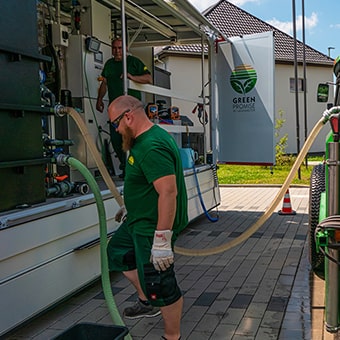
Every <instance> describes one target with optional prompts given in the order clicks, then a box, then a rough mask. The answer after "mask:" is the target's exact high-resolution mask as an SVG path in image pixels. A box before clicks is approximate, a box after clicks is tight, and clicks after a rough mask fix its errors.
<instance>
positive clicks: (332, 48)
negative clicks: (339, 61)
mask: <svg viewBox="0 0 340 340" xmlns="http://www.w3.org/2000/svg"><path fill="white" fill-rule="evenodd" d="M331 50H335V47H328V57H329V58H330V57H331Z"/></svg>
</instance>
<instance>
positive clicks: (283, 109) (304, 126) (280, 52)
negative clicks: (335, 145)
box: [157, 0, 333, 154]
mask: <svg viewBox="0 0 340 340" xmlns="http://www.w3.org/2000/svg"><path fill="white" fill-rule="evenodd" d="M203 15H205V17H206V18H207V19H208V20H209V21H210V22H211V23H212V24H213V25H214V26H215V27H216V28H217V29H219V30H220V31H221V32H222V33H223V34H225V36H227V37H236V36H242V35H248V34H253V33H261V32H267V31H273V32H274V46H275V47H274V56H275V71H274V75H275V84H274V86H275V90H274V93H275V116H276V119H280V117H281V115H282V119H284V120H285V122H284V124H283V127H282V128H281V129H280V131H279V134H280V137H282V136H283V135H285V134H288V143H287V147H286V152H287V153H294V154H295V153H297V151H298V150H301V148H302V146H303V143H304V141H305V137H306V136H308V134H309V133H310V131H311V130H312V128H313V127H314V125H315V124H316V122H317V121H318V120H319V119H320V117H321V116H322V112H323V111H324V110H325V109H326V105H325V103H318V102H317V100H316V98H317V96H316V94H317V85H318V83H321V82H326V81H332V80H333V71H332V67H333V59H331V58H329V57H328V56H327V55H325V54H323V53H321V52H318V51H317V50H315V49H313V48H312V47H310V46H308V45H305V52H304V51H303V43H302V42H301V41H297V44H296V50H297V61H298V111H299V115H298V119H297V114H296V111H297V110H296V100H295V97H296V93H295V70H294V45H295V44H294V39H293V37H291V36H289V35H288V34H286V33H284V32H282V31H280V30H278V29H277V28H275V27H273V26H271V25H269V24H267V23H266V22H264V21H262V20H260V19H258V18H256V17H255V16H253V15H251V14H250V13H247V12H246V11H244V10H242V9H240V8H239V7H237V6H235V5H233V4H232V3H230V2H228V1H226V0H220V1H219V2H217V3H216V4H215V5H213V6H211V7H210V8H208V9H207V10H205V11H204V12H203ZM205 52H206V51H205ZM201 54H202V53H201V47H200V45H187V46H176V45H172V46H168V47H166V48H164V49H162V50H161V51H160V52H159V53H158V55H157V58H158V60H160V61H161V63H157V65H158V66H159V67H160V68H163V69H165V70H166V71H167V72H170V73H171V87H172V88H175V89H176V92H181V91H186V92H187V93H188V92H189V94H190V95H192V96H195V95H196V96H199V95H200V93H201V92H202V89H201V88H200V87H199V85H198V84H200V80H201V78H202V75H201V74H200V73H199V72H197V69H199V64H200V63H201ZM304 56H305V58H304ZM303 59H305V70H306V79H305V77H304V65H303ZM203 69H204V70H205V71H204V73H205V79H209V76H208V67H205V68H203ZM305 80H306V81H305ZM304 91H306V106H305V105H304V102H305V98H304ZM332 99H333V98H332V97H330V98H329V101H330V102H331V101H332ZM172 104H173V105H177V106H179V107H181V110H182V112H181V114H182V115H187V116H188V117H190V119H196V117H194V115H193V114H192V113H191V112H192V109H193V106H194V105H193V103H189V104H188V103H185V102H180V101H173V103H172ZM305 118H306V119H305ZM298 130H299V138H297V131H298ZM328 131H329V128H328V126H326V127H325V128H324V129H322V130H321V132H320V134H319V135H318V136H317V138H316V139H315V141H314V143H313V145H312V147H311V149H310V153H321V152H323V151H324V148H325V143H324V141H325V137H326V135H327V133H328ZM298 143H299V145H298Z"/></svg>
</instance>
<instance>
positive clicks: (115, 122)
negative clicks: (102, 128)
mask: <svg viewBox="0 0 340 340" xmlns="http://www.w3.org/2000/svg"><path fill="white" fill-rule="evenodd" d="M130 111H131V110H130V109H127V110H125V111H124V112H122V113H121V114H120V115H119V116H118V117H117V118H116V119H115V120H114V121H113V122H111V125H112V127H113V128H114V129H116V130H117V129H118V127H119V124H120V121H121V120H122V119H123V118H124V116H125V114H126V113H128V112H130Z"/></svg>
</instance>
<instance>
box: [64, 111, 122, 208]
mask: <svg viewBox="0 0 340 340" xmlns="http://www.w3.org/2000/svg"><path fill="white" fill-rule="evenodd" d="M65 110H66V113H68V114H69V115H70V116H71V117H72V118H73V120H74V121H75V123H76V124H77V126H78V128H79V130H80V132H81V134H82V135H83V137H84V139H85V142H86V143H87V145H88V147H89V149H90V152H91V155H92V157H93V158H94V161H95V162H96V164H97V166H98V169H99V171H100V173H101V174H102V176H103V179H104V181H105V183H106V185H107V187H108V188H109V189H110V191H111V193H112V195H113V197H114V199H115V200H116V201H117V203H118V204H119V206H120V207H121V206H122V205H124V201H123V198H122V196H121V194H120V193H119V191H118V190H117V188H116V186H115V184H114V182H113V180H112V178H111V176H110V174H109V172H108V171H107V169H106V166H105V164H104V162H103V160H102V157H101V155H100V153H99V152H98V150H97V146H96V144H95V143H94V141H93V138H92V136H91V135H90V133H89V131H88V129H87V127H86V124H85V122H84V120H83V118H82V117H81V116H80V114H79V113H78V112H77V111H76V110H74V109H72V108H71V107H66V108H65Z"/></svg>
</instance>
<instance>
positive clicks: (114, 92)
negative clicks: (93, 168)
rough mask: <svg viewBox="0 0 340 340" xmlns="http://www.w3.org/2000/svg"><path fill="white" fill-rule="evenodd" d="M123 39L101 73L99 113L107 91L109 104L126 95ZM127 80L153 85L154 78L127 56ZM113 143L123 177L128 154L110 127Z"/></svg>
mask: <svg viewBox="0 0 340 340" xmlns="http://www.w3.org/2000/svg"><path fill="white" fill-rule="evenodd" d="M122 45H123V43H122V39H120V38H116V39H114V40H113V41H112V56H113V57H112V58H110V59H109V60H108V61H107V62H106V63H105V65H104V68H103V71H102V73H101V76H102V82H101V84H100V87H99V90H98V98H97V104H96V108H97V110H98V111H99V112H103V111H104V102H103V97H104V96H105V93H106V91H108V95H109V103H111V102H112V101H113V100H114V99H115V98H117V97H119V96H121V95H123V94H124V84H123V50H122ZM126 63H127V78H128V79H130V80H133V81H135V82H137V83H140V84H151V83H152V77H151V74H150V72H149V70H148V68H147V67H146V66H145V65H144V63H143V62H142V61H141V60H140V59H138V58H136V57H134V56H132V55H128V56H127V61H126ZM128 94H129V95H131V96H134V97H136V98H138V99H139V100H140V99H141V93H140V91H137V90H132V89H129V90H128ZM110 135H111V143H112V146H113V149H114V151H115V152H116V154H117V157H118V159H119V161H120V169H121V170H122V171H123V173H122V176H121V177H124V173H125V161H126V154H125V153H124V152H123V150H122V137H121V135H120V134H119V133H117V132H116V131H115V130H114V129H112V128H111V127H110Z"/></svg>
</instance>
